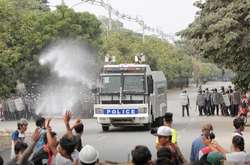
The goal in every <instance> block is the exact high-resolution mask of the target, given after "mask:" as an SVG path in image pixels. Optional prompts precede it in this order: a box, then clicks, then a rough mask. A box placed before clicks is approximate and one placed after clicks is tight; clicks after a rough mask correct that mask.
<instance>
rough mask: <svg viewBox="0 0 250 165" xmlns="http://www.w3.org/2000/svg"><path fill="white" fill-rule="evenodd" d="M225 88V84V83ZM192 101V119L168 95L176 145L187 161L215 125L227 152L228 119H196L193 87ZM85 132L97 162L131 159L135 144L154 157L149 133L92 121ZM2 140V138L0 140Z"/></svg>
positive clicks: (9, 125) (173, 94)
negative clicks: (108, 127) (206, 129)
mask: <svg viewBox="0 0 250 165" xmlns="http://www.w3.org/2000/svg"><path fill="white" fill-rule="evenodd" d="M221 85H225V84H224V83H218V82H216V83H208V84H207V85H205V86H204V88H206V87H209V88H211V87H220V86H221ZM226 85H228V84H226ZM187 91H188V93H189V96H190V100H191V108H192V109H191V111H190V113H191V116H190V117H184V118H183V117H181V107H180V104H179V102H178V99H179V94H180V92H181V91H180V90H170V91H169V92H168V111H170V112H173V113H174V127H175V128H176V129H177V132H178V144H179V146H180V148H181V150H182V152H183V153H184V156H185V157H186V159H189V154H190V149H191V143H192V141H193V139H195V138H196V137H197V136H199V135H200V129H201V125H202V124H204V123H207V122H210V123H212V124H213V126H214V132H215V134H216V140H217V141H218V142H219V143H220V144H221V145H222V146H223V147H225V148H226V149H228V150H230V146H231V139H232V134H233V133H232V132H233V130H234V129H233V125H232V120H233V118H231V117H221V116H220V117H217V116H214V117H213V116H210V117H199V116H198V112H195V97H196V94H197V89H196V88H194V87H191V88H188V89H187ZM83 122H84V125H85V132H84V135H83V143H84V144H90V145H93V146H94V147H95V148H96V149H97V150H98V151H99V153H100V160H112V161H118V162H123V161H127V160H128V159H130V158H131V156H130V152H131V150H132V149H133V148H134V147H135V146H136V145H146V146H148V147H149V148H150V150H151V152H152V155H153V157H155V155H156V150H155V147H154V145H155V144H154V142H155V137H154V136H152V135H151V134H150V133H149V132H148V131H145V130H143V129H140V128H125V129H124V128H114V127H111V131H109V132H102V130H101V127H100V126H99V125H98V124H97V123H96V120H94V119H85V120H83ZM0 125H1V127H0V131H3V130H6V129H9V130H11V129H15V127H16V123H15V122H1V123H0ZM52 127H53V128H54V130H55V131H56V132H58V133H59V134H62V133H63V130H64V125H63V121H62V120H61V119H55V120H52ZM34 128H35V126H34V123H33V122H31V123H30V125H29V130H28V131H29V132H30V131H31V130H32V129H34ZM249 131H250V128H249V127H247V128H246V131H245V132H246V133H245V139H250V133H249ZM0 140H1V139H0ZM245 148H246V150H247V151H248V152H250V140H246V147H245ZM0 154H1V155H3V156H4V158H5V159H6V157H8V155H9V150H4V152H3V151H2V152H0Z"/></svg>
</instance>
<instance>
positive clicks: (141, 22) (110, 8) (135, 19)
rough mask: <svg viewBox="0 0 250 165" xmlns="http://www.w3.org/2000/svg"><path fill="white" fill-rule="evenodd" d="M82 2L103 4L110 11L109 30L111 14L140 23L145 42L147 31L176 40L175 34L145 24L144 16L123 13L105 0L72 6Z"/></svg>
mask: <svg viewBox="0 0 250 165" xmlns="http://www.w3.org/2000/svg"><path fill="white" fill-rule="evenodd" d="M81 3H90V4H92V5H96V6H101V7H103V8H104V9H105V10H107V11H108V19H109V22H108V31H111V29H112V25H111V22H112V18H111V16H112V15H115V16H116V17H118V18H120V19H123V20H127V21H130V22H136V23H138V24H139V25H140V26H141V28H142V40H143V42H144V35H145V31H148V32H151V33H153V34H157V35H158V36H160V37H161V38H162V39H166V40H170V41H172V42H174V41H175V38H174V35H171V34H167V33H165V32H164V31H162V30H160V29H159V28H153V27H150V26H149V25H147V24H145V22H144V20H143V19H142V18H140V17H138V16H136V17H133V16H130V15H128V14H124V13H121V12H119V11H118V10H116V9H114V8H113V7H112V6H111V5H110V4H109V3H106V2H104V1H103V0H82V1H81V2H79V3H76V4H74V5H72V6H71V8H73V7H74V6H77V5H79V4H81Z"/></svg>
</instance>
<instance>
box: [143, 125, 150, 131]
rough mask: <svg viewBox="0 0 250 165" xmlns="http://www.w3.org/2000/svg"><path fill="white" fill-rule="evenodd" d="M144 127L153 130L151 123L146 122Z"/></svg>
mask: <svg viewBox="0 0 250 165" xmlns="http://www.w3.org/2000/svg"><path fill="white" fill-rule="evenodd" d="M144 129H145V130H147V131H149V130H151V123H148V124H144Z"/></svg>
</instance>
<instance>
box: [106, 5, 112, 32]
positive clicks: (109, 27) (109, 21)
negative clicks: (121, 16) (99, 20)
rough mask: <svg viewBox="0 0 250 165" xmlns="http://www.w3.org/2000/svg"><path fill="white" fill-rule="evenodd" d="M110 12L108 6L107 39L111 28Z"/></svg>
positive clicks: (110, 8)
mask: <svg viewBox="0 0 250 165" xmlns="http://www.w3.org/2000/svg"><path fill="white" fill-rule="evenodd" d="M111 12H112V7H111V6H110V5H108V30H107V37H108V36H109V32H110V31H111V28H112V17H111V14H112V13H111Z"/></svg>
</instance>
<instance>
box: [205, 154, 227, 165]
mask: <svg viewBox="0 0 250 165" xmlns="http://www.w3.org/2000/svg"><path fill="white" fill-rule="evenodd" d="M223 160H224V156H223V154H221V153H219V152H210V153H209V154H208V156H207V162H208V163H209V164H211V165H222V164H223Z"/></svg>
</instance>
